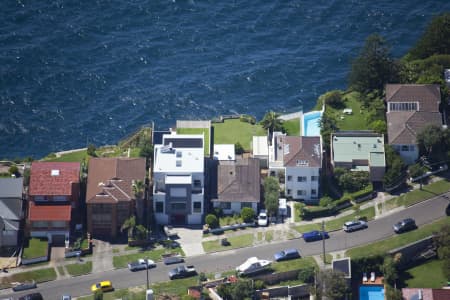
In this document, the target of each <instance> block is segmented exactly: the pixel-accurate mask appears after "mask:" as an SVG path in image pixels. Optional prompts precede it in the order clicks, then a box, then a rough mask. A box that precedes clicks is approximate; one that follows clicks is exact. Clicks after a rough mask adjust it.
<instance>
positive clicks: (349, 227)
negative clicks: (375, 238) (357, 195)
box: [342, 220, 368, 232]
mask: <svg viewBox="0 0 450 300" xmlns="http://www.w3.org/2000/svg"><path fill="white" fill-rule="evenodd" d="M367 227H368V226H367V223H366V222H364V221H361V220H358V221H348V222H345V223H344V226H342V229H343V230H344V231H345V232H352V231H355V230H360V229H364V228H367Z"/></svg>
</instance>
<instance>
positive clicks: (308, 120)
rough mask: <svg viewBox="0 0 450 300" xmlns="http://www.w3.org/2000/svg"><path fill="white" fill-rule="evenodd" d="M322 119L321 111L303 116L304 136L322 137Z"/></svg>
mask: <svg viewBox="0 0 450 300" xmlns="http://www.w3.org/2000/svg"><path fill="white" fill-rule="evenodd" d="M321 117H322V112H321V111H317V110H316V111H311V112H309V113H306V114H304V115H303V124H302V125H303V126H302V135H303V136H320V127H319V124H320V118H321Z"/></svg>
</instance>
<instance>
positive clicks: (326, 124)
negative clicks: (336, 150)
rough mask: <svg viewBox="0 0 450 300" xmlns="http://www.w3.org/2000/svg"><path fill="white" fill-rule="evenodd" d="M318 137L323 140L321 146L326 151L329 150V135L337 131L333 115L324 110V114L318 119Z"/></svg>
mask: <svg viewBox="0 0 450 300" xmlns="http://www.w3.org/2000/svg"><path fill="white" fill-rule="evenodd" d="M319 127H320V135H321V136H322V139H323V143H322V144H323V146H324V149H325V150H326V151H329V150H330V138H331V133H332V132H335V131H337V130H338V127H337V123H336V119H335V117H334V116H333V115H331V114H330V113H328V110H325V113H324V114H323V115H322V117H321V118H320V124H319Z"/></svg>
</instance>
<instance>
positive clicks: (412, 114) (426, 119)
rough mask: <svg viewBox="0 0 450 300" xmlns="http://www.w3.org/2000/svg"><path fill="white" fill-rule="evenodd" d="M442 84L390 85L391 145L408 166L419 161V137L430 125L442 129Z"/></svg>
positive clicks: (387, 100)
mask: <svg viewBox="0 0 450 300" xmlns="http://www.w3.org/2000/svg"><path fill="white" fill-rule="evenodd" d="M440 102H441V93H440V89H439V85H438V84H387V85H386V106H387V111H386V121H387V130H388V144H389V145H392V146H393V147H394V149H395V150H396V151H397V152H398V153H399V154H400V156H401V157H402V159H403V160H404V162H405V163H407V164H412V163H414V162H415V161H416V160H417V159H418V158H419V149H418V146H417V140H416V138H417V134H418V133H420V131H421V130H422V129H424V128H425V127H426V126H427V125H431V124H433V125H438V126H441V125H442V116H441V114H440V112H439V104H440Z"/></svg>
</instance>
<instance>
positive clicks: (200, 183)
mask: <svg viewBox="0 0 450 300" xmlns="http://www.w3.org/2000/svg"><path fill="white" fill-rule="evenodd" d="M194 187H202V181H201V180H199V179H195V180H194Z"/></svg>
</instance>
